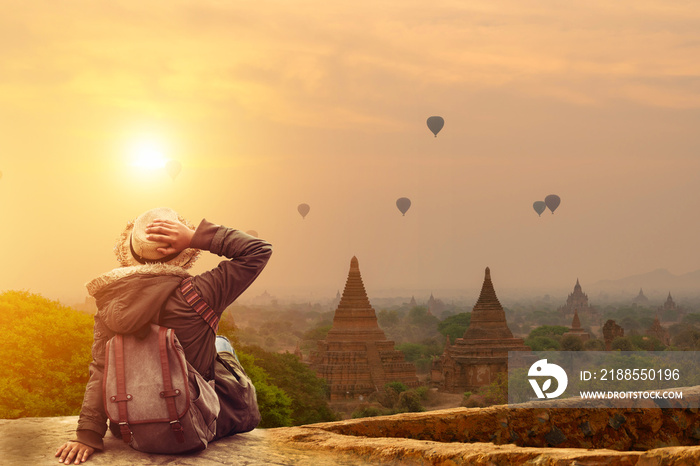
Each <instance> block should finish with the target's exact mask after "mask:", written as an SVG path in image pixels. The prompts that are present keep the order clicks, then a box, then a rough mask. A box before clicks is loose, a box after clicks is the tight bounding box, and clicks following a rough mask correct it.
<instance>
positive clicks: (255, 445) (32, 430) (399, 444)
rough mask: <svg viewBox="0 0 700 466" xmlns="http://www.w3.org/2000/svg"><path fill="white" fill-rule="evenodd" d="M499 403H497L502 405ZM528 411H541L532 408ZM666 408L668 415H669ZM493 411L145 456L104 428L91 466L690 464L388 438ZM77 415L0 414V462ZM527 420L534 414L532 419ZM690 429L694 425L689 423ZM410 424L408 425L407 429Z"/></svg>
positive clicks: (692, 452) (41, 441) (45, 439)
mask: <svg viewBox="0 0 700 466" xmlns="http://www.w3.org/2000/svg"><path fill="white" fill-rule="evenodd" d="M503 408H505V407H503ZM531 414H532V416H535V417H536V416H538V415H541V413H538V412H537V410H532V413H531ZM670 414H671V413H669V415H670ZM473 415H483V416H488V417H494V418H497V417H498V413H495V412H494V411H493V409H492V408H491V409H490V410H489V409H484V410H480V409H479V408H474V409H466V408H456V409H450V410H442V411H432V412H427V413H409V414H398V415H394V416H384V417H381V418H366V419H353V420H347V421H339V422H333V423H322V424H312V425H308V426H300V427H285V428H278V429H256V430H254V431H252V432H249V433H247V434H240V435H236V436H233V437H230V438H227V439H223V440H220V441H218V442H214V443H212V444H210V445H209V448H207V450H205V451H202V452H199V453H197V454H193V455H152V454H147V453H141V452H138V451H135V450H133V449H131V448H130V447H128V446H127V445H125V444H124V443H123V442H122V441H121V440H119V439H116V438H114V437H112V435H111V434H109V433H108V434H107V436H106V437H105V451H104V452H100V453H96V454H95V455H93V456H92V457H91V458H90V460H89V462H88V463H87V464H95V465H117V466H119V465H161V464H169V465H205V466H207V465H211V466H214V465H301V466H306V465H308V466H335V465H340V466H344V465H349V466H350V465H376V464H387V465H397V466H398V465H432V464H434V465H490V466H499V465H503V466H505V465H513V464H516V465H517V464H529V465H538V466H560V465H561V466H563V465H572V464H575V465H579V466H593V465H612V466H665V465H680V466H691V465H697V464H700V446H676V447H664V448H656V449H652V450H648V451H615V450H610V449H586V448H540V447H532V446H526V447H520V446H516V445H513V444H500V445H496V444H493V443H488V442H483V441H470V442H437V441H433V440H425V439H412V438H403V437H399V436H396V435H397V433H406V432H407V431H406V429H407V426H410V425H415V424H416V422H419V423H421V424H431V423H433V424H435V423H440V424H449V423H450V422H456V420H457V419H458V418H460V417H465V416H467V417H469V416H473ZM77 419H78V418H77V416H70V417H54V418H23V419H15V420H7V419H3V420H0V464H3V465H46V464H53V465H55V464H59V463H58V459H57V458H55V457H54V454H55V451H56V448H57V447H58V446H59V445H61V444H62V443H63V442H65V441H66V440H69V439H71V438H73V436H74V430H75V426H76V425H77ZM533 419H534V417H533ZM695 428H697V426H695ZM409 430H410V429H409Z"/></svg>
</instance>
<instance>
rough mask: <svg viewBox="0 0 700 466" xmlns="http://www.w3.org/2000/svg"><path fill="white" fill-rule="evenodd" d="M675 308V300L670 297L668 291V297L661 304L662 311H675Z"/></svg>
mask: <svg viewBox="0 0 700 466" xmlns="http://www.w3.org/2000/svg"><path fill="white" fill-rule="evenodd" d="M676 309H677V308H676V302H675V301H674V300H673V298H672V297H671V292H670V291H669V292H668V298H666V302H665V303H664V305H663V310H664V311H675V310H676Z"/></svg>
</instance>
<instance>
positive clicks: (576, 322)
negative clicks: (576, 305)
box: [571, 309, 581, 330]
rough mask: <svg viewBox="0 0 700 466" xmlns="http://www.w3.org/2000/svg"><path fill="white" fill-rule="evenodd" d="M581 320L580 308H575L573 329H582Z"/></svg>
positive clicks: (572, 322)
mask: <svg viewBox="0 0 700 466" xmlns="http://www.w3.org/2000/svg"><path fill="white" fill-rule="evenodd" d="M580 328H581V320H580V319H579V318H578V309H574V320H572V321H571V329H572V330H573V329H580Z"/></svg>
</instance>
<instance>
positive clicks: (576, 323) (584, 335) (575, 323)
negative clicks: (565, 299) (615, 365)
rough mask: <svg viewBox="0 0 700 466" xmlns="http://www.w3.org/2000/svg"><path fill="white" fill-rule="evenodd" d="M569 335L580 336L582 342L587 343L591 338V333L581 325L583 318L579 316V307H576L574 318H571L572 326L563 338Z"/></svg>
mask: <svg viewBox="0 0 700 466" xmlns="http://www.w3.org/2000/svg"><path fill="white" fill-rule="evenodd" d="M569 335H571V336H574V337H577V338H579V339H580V340H581V343H585V342H587V341H588V340H590V339H591V334H590V333H588V332H587V331H585V330H584V329H583V328H582V327H581V320H580V319H579V318H578V309H574V318H573V319H572V320H571V328H570V329H569V331H568V332H566V333H565V334H563V335H562V338H563V337H566V336H569Z"/></svg>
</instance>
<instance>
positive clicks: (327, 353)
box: [310, 257, 419, 401]
mask: <svg viewBox="0 0 700 466" xmlns="http://www.w3.org/2000/svg"><path fill="white" fill-rule="evenodd" d="M310 367H311V368H312V369H313V370H314V371H316V374H317V375H318V376H319V377H322V378H324V379H326V381H327V382H328V385H329V386H330V398H331V401H335V400H342V399H346V398H358V397H359V396H361V395H369V394H370V393H373V392H375V391H377V390H380V389H382V388H383V387H384V384H385V383H387V382H402V383H404V384H406V385H407V386H408V387H417V386H418V385H419V382H418V378H417V377H416V368H415V366H414V365H413V364H412V363H409V362H406V361H405V360H404V355H403V353H402V352H401V351H397V350H396V349H394V342H393V341H391V340H387V339H386V335H385V334H384V331H383V330H382V329H381V328H379V324H378V323H377V315H376V313H375V312H374V308H372V306H371V305H370V303H369V298H368V297H367V292H366V291H365V286H364V284H363V283H362V276H361V275H360V266H359V263H358V261H357V258H356V257H353V258H352V260H351V261H350V272H349V273H348V279H347V281H346V283H345V290H343V295H342V297H341V298H340V304H338V308H337V309H336V310H335V316H334V317H333V327H332V328H331V330H330V331H329V332H328V335H327V336H326V339H325V340H321V341H319V342H318V347H317V349H316V351H312V352H311V361H310Z"/></svg>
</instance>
